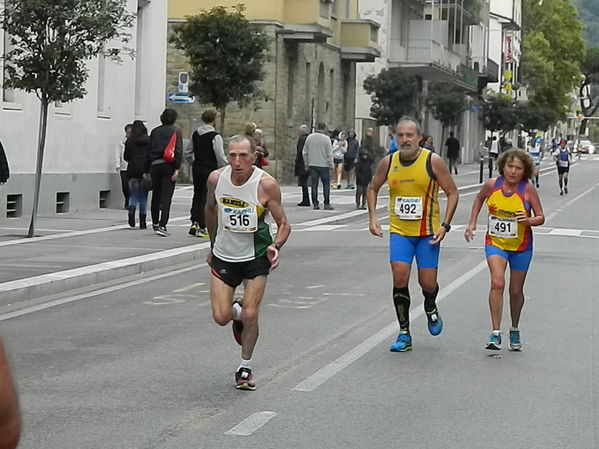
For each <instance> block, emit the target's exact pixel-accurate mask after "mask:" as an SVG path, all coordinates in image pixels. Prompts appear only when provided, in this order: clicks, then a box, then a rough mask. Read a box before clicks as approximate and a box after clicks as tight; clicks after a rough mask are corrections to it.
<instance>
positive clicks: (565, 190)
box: [564, 187, 568, 195]
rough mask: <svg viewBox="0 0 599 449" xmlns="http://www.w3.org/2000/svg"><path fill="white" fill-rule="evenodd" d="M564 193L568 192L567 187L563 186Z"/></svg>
mask: <svg viewBox="0 0 599 449" xmlns="http://www.w3.org/2000/svg"><path fill="white" fill-rule="evenodd" d="M564 193H565V194H566V195H567V194H568V188H567V187H564Z"/></svg>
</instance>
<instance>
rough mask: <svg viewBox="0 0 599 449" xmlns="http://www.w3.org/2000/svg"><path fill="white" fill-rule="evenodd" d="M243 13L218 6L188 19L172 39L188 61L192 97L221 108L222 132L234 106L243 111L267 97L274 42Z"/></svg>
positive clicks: (241, 10)
mask: <svg viewBox="0 0 599 449" xmlns="http://www.w3.org/2000/svg"><path fill="white" fill-rule="evenodd" d="M244 11H245V7H244V6H243V5H237V6H234V7H233V8H232V10H231V11H228V10H227V8H225V7H224V6H217V7H214V8H212V9H210V10H207V11H203V12H202V13H200V14H197V15H195V16H188V17H186V21H185V22H183V23H180V24H177V25H175V26H174V27H173V31H174V34H173V35H172V36H171V39H170V40H171V42H172V43H173V44H174V45H175V47H176V48H178V49H180V50H182V51H183V53H184V54H185V55H186V56H187V58H188V59H189V64H190V66H191V74H190V84H189V90H190V91H191V93H192V94H193V95H194V96H195V97H196V98H197V99H198V100H199V101H200V102H202V103H210V104H212V105H214V107H216V108H217V109H218V111H219V113H220V130H221V132H224V125H225V111H226V108H227V105H228V104H229V103H230V102H232V101H236V102H237V103H238V104H239V106H241V107H243V106H245V105H247V104H248V103H250V102H251V101H253V100H256V99H258V98H260V97H261V96H262V95H263V94H262V91H261V90H260V82H261V81H262V80H263V79H264V76H265V72H264V63H265V62H266V60H267V58H268V45H269V43H270V39H269V38H268V36H267V35H266V34H265V33H264V32H263V31H262V28H261V27H260V26H259V25H256V24H252V23H250V22H249V21H248V20H247V19H246V18H245V16H244Z"/></svg>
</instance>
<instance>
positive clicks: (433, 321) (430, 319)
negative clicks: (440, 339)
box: [426, 310, 443, 336]
mask: <svg viewBox="0 0 599 449" xmlns="http://www.w3.org/2000/svg"><path fill="white" fill-rule="evenodd" d="M426 321H427V325H428V331H429V332H430V333H431V335H433V336H435V335H439V334H440V333H441V331H442V330H443V320H442V319H441V315H439V311H438V310H435V311H434V312H433V313H427V314H426Z"/></svg>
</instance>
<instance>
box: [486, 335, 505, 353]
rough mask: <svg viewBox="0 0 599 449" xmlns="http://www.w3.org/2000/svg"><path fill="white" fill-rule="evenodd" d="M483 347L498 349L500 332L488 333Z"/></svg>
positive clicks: (499, 346)
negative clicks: (487, 340)
mask: <svg viewBox="0 0 599 449" xmlns="http://www.w3.org/2000/svg"><path fill="white" fill-rule="evenodd" d="M485 349H490V350H492V351H499V350H500V349H501V334H495V333H493V334H491V335H489V342H488V343H487V346H485Z"/></svg>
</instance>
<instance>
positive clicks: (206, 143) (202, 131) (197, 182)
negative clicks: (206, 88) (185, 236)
mask: <svg viewBox="0 0 599 449" xmlns="http://www.w3.org/2000/svg"><path fill="white" fill-rule="evenodd" d="M201 118H202V124H201V125H200V126H199V127H198V129H197V130H195V131H194V132H193V134H192V135H191V141H190V142H189V145H188V146H187V148H186V149H185V153H184V156H185V160H186V161H187V162H188V163H189V164H191V170H192V174H193V200H192V202H191V210H190V213H191V227H190V228H189V235H193V236H195V237H203V238H206V237H208V232H207V231H206V212H205V209H206V196H207V194H208V190H207V188H208V187H207V186H208V176H209V175H210V173H211V172H212V171H213V170H216V169H217V168H220V167H224V166H225V165H227V159H226V158H225V151H224V146H223V138H222V137H221V136H220V134H218V133H217V132H216V129H215V128H214V125H215V122H216V110H214V109H208V110H206V111H204V112H203V113H202V117H201Z"/></svg>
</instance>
